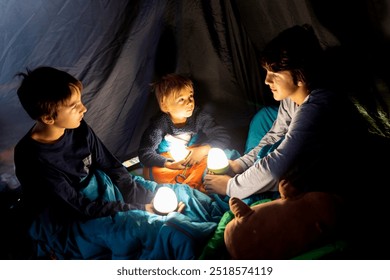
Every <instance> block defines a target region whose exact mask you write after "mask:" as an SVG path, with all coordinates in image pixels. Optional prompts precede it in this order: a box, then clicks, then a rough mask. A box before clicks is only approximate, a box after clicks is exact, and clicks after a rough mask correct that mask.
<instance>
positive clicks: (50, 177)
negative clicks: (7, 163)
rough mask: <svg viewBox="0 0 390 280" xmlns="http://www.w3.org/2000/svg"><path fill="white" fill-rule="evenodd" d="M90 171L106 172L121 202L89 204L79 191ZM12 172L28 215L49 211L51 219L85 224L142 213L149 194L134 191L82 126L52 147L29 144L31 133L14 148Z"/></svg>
mask: <svg viewBox="0 0 390 280" xmlns="http://www.w3.org/2000/svg"><path fill="white" fill-rule="evenodd" d="M94 170H101V171H103V172H105V173H106V174H107V175H108V176H109V177H110V179H111V180H112V182H113V183H114V184H115V185H116V186H117V187H118V188H119V190H120V191H121V193H122V196H123V198H124V201H125V202H120V201H104V200H100V199H98V200H95V201H91V200H90V199H88V198H86V197H85V196H84V195H83V194H82V193H81V192H80V190H81V189H82V188H83V187H84V183H83V182H84V179H87V178H88V177H89V176H90V175H91V174H93V172H94ZM15 173H16V176H17V178H18V180H19V181H20V183H21V186H22V189H23V194H24V200H25V203H26V206H27V207H28V210H29V211H31V214H32V215H35V214H39V213H40V212H41V211H42V210H43V209H45V208H48V209H49V212H50V213H51V215H52V217H54V218H55V219H58V220H59V221H61V219H65V220H67V219H70V220H74V219H88V218H96V217H102V216H109V215H113V214H115V213H116V212H120V211H126V210H130V209H145V206H144V204H146V203H150V201H151V199H152V194H151V193H150V192H149V191H147V190H146V189H144V188H143V187H142V186H138V185H137V184H136V183H135V181H134V180H133V178H132V177H131V175H130V174H129V172H128V171H127V170H126V168H125V167H124V166H123V165H122V164H121V162H120V161H119V160H118V159H117V158H115V157H114V156H113V155H112V154H111V153H110V152H109V150H108V149H107V148H106V147H105V146H104V144H103V143H102V142H101V141H100V139H99V138H98V137H97V136H96V135H95V133H94V132H93V130H92V129H91V128H90V127H89V126H88V125H87V123H86V122H85V121H82V122H81V125H80V126H79V127H78V128H76V129H68V130H66V131H65V134H64V135H63V136H62V137H61V138H60V139H59V140H58V141H57V142H56V143H54V144H44V143H40V142H37V141H35V140H33V139H32V138H31V136H30V132H29V133H27V134H26V136H24V137H23V138H22V139H21V140H20V141H19V143H18V144H17V145H16V147H15Z"/></svg>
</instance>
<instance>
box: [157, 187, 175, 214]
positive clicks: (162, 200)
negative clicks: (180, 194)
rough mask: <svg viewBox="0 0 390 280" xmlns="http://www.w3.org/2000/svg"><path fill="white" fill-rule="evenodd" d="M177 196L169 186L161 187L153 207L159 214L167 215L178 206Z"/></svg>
mask: <svg viewBox="0 0 390 280" xmlns="http://www.w3.org/2000/svg"><path fill="white" fill-rule="evenodd" d="M177 204H178V201H177V197H176V194H175V192H174V191H173V190H172V189H171V188H169V187H160V188H158V190H157V193H156V195H155V196H154V199H153V207H154V210H155V211H156V212H158V213H159V214H163V215H166V214H168V213H170V212H172V211H175V210H176V208H177Z"/></svg>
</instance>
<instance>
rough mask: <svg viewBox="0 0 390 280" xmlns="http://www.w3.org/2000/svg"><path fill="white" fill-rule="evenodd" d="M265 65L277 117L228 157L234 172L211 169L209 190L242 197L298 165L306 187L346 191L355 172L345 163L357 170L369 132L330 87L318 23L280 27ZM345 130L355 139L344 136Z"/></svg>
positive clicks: (269, 186)
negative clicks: (255, 138) (215, 172)
mask: <svg viewBox="0 0 390 280" xmlns="http://www.w3.org/2000/svg"><path fill="white" fill-rule="evenodd" d="M261 66H262V67H263V68H264V69H265V70H266V77H265V84H266V85H268V86H269V87H270V89H271V91H272V93H273V96H274V99H275V100H277V101H280V105H279V110H278V114H277V117H276V120H275V122H274V123H273V126H272V127H271V129H270V130H269V131H268V132H267V134H266V135H265V136H264V137H263V138H262V139H261V140H260V142H259V144H258V145H257V146H256V147H254V148H253V149H252V150H250V151H249V152H247V153H246V154H245V155H243V156H242V157H240V158H238V159H236V160H234V161H230V169H231V172H232V175H233V177H231V176H228V175H213V174H207V175H206V176H205V188H206V190H207V191H208V192H209V193H217V194H221V195H228V196H230V197H233V196H235V197H238V198H240V199H243V198H247V197H249V196H252V195H254V194H259V193H266V192H269V191H271V192H277V190H278V182H279V181H280V179H281V177H282V175H283V174H285V173H286V172H287V171H288V170H290V169H292V168H296V169H297V170H300V171H299V172H304V174H302V177H303V178H305V182H306V183H305V184H303V185H302V188H303V190H302V191H313V190H321V191H334V192H342V193H344V194H346V193H347V191H346V189H345V188H346V187H347V186H349V185H351V182H350V178H351V177H353V175H352V174H348V173H347V172H346V171H347V170H346V168H345V167H346V166H349V167H348V169H349V170H355V169H354V168H353V167H352V166H356V163H357V162H358V160H356V159H357V153H356V151H357V150H358V149H359V141H361V140H362V139H364V137H363V135H365V134H366V132H367V130H366V127H365V126H364V125H362V124H363V123H362V118H361V116H359V115H358V113H357V110H355V108H354V107H353V104H352V103H351V102H350V101H349V100H348V99H347V97H346V96H345V95H344V96H343V95H341V94H340V93H336V92H333V91H331V90H329V89H327V86H326V84H327V82H328V81H327V78H326V76H325V74H326V73H327V70H328V69H327V68H326V67H325V61H324V51H323V49H322V47H321V45H320V43H319V40H318V39H317V37H316V35H315V32H314V30H313V28H312V27H311V26H310V25H307V24H305V25H301V26H300V25H296V26H293V27H291V28H288V29H286V30H284V31H282V32H281V33H280V34H279V35H278V36H276V37H275V38H274V39H273V40H272V41H271V42H270V43H269V44H267V46H266V47H265V49H264V50H263V52H262V57H261ZM346 133H347V135H348V139H350V140H351V141H344V142H340V141H339V139H340V138H341V137H342V136H346ZM345 139H346V138H345ZM348 139H346V140H348ZM336 155H337V156H336ZM356 170H357V169H356Z"/></svg>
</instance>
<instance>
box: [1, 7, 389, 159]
mask: <svg viewBox="0 0 390 280" xmlns="http://www.w3.org/2000/svg"><path fill="white" fill-rule="evenodd" d="M317 2H318V1H313V3H310V1H286V0H285V1H254V0H246V1H199V0H197V1H196V0H184V1H172V0H171V1H169V0H154V1H153V0H148V1H127V0H122V1H120V0H118V1H103V0H101V1H75V0H74V1H72V0H69V1H43V0H38V1H32V0H29V1H23V3H22V2H20V3H19V2H15V1H1V4H0V5H1V11H0V28H1V41H0V44H1V56H0V65H1V77H0V90H1V92H0V102H1V105H2V106H1V107H2V110H1V113H0V129H1V137H0V150H5V149H8V148H12V147H13V146H14V145H15V143H16V142H17V140H18V139H19V138H20V137H21V136H22V135H23V134H24V133H25V132H26V131H27V129H28V128H29V127H30V126H31V125H32V121H31V120H29V118H28V117H27V116H26V114H25V113H24V111H23V110H22V108H21V106H20V105H19V102H18V99H17V96H16V88H17V86H18V84H19V82H20V81H19V80H18V78H15V77H14V75H15V74H16V73H17V72H20V71H24V70H25V69H26V67H28V68H30V69H32V68H35V67H37V66H40V65H48V66H53V67H57V68H59V69H62V70H66V71H69V72H70V73H71V74H72V75H74V76H76V77H77V78H79V79H80V80H82V82H83V83H84V85H85V90H84V93H83V100H84V102H85V104H86V106H87V108H88V112H87V114H86V116H85V118H86V120H87V121H88V123H89V124H90V125H91V126H92V127H93V128H94V130H95V131H96V133H97V134H98V135H99V136H100V137H101V139H102V140H103V141H104V143H105V144H106V145H107V147H108V148H109V149H110V150H111V151H112V152H113V153H114V154H115V155H116V156H118V157H119V158H120V159H123V160H124V159H126V158H128V157H130V156H135V155H136V150H137V146H138V144H139V139H140V134H141V133H142V131H143V129H144V128H145V125H146V123H147V122H148V120H149V118H150V116H151V115H152V114H153V113H155V112H156V111H157V109H158V107H157V105H156V102H155V100H154V96H153V95H152V94H151V93H150V88H149V83H150V82H151V81H153V80H154V79H155V78H157V77H159V76H160V75H162V74H164V73H167V72H179V73H185V74H189V75H190V76H191V77H192V78H193V79H194V82H195V85H196V88H195V90H196V91H195V94H196V98H197V103H198V104H200V105H201V106H203V107H205V108H206V109H207V110H208V111H210V112H211V113H213V114H214V115H215V116H216V118H217V120H218V121H219V122H220V123H221V124H223V125H225V126H227V127H228V128H229V129H230V131H232V134H233V135H239V136H240V137H237V139H235V142H234V144H233V145H234V147H233V148H237V149H239V150H242V147H243V142H244V139H243V137H245V134H244V132H245V131H246V129H247V126H248V123H249V121H250V118H251V117H252V116H253V114H254V113H255V112H256V110H257V109H259V108H260V107H261V106H263V105H267V104H270V103H272V102H273V100H272V95H270V93H269V92H268V89H267V88H265V87H264V85H263V81H262V75H261V69H260V67H259V65H258V61H257V56H256V53H257V52H258V51H261V49H262V47H263V46H264V45H265V43H266V42H267V41H269V40H270V39H271V38H272V37H274V36H275V35H276V34H277V33H278V32H280V31H281V30H283V29H285V28H287V27H290V26H292V25H294V24H302V23H310V24H312V25H313V26H314V28H315V30H316V32H317V34H318V36H319V37H320V40H321V42H323V44H324V46H326V47H329V46H337V45H340V46H342V47H343V53H342V58H343V61H345V63H346V64H344V65H342V64H341V63H340V66H338V67H339V68H337V67H335V69H334V70H335V73H337V72H340V74H341V75H342V77H343V79H344V81H343V82H344V85H345V86H346V89H347V90H349V91H350V93H352V94H353V95H354V96H355V97H356V98H357V100H358V101H359V102H360V103H361V104H362V106H363V108H364V109H365V110H366V111H367V114H368V115H370V118H372V121H373V124H374V125H375V127H376V128H377V132H379V133H382V134H388V133H389V127H388V123H385V121H384V120H388V113H389V112H388V104H386V101H385V99H384V98H387V100H388V88H389V84H390V82H389V77H388V76H386V75H385V73H386V67H387V65H388V64H389V61H390V57H389V56H390V54H389V52H388V51H387V50H388V49H389V48H388V47H389V38H388V36H389V34H390V30H389V28H390V27H389V26H390V24H389V20H388V17H386V16H387V15H388V11H389V9H390V8H389V5H388V4H389V3H388V2H389V1H368V0H367V1H349V2H350V3H349V8H345V7H346V6H348V5H347V4H348V3H344V5H343V6H341V3H339V2H336V1H325V2H323V1H322V2H323V3H321V4H319V3H317ZM379 90H381V92H379ZM383 94H385V96H384V95H383ZM236 132H242V133H236Z"/></svg>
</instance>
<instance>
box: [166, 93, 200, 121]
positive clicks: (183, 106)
mask: <svg viewBox="0 0 390 280" xmlns="http://www.w3.org/2000/svg"><path fill="white" fill-rule="evenodd" d="M194 108H195V100H194V90H193V88H192V87H186V88H184V89H182V90H181V91H180V92H178V94H176V95H172V96H171V97H170V98H167V100H166V104H165V109H166V113H168V114H169V115H170V117H171V119H172V121H173V123H183V122H185V121H186V120H187V118H189V117H191V116H192V113H193V112H194Z"/></svg>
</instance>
